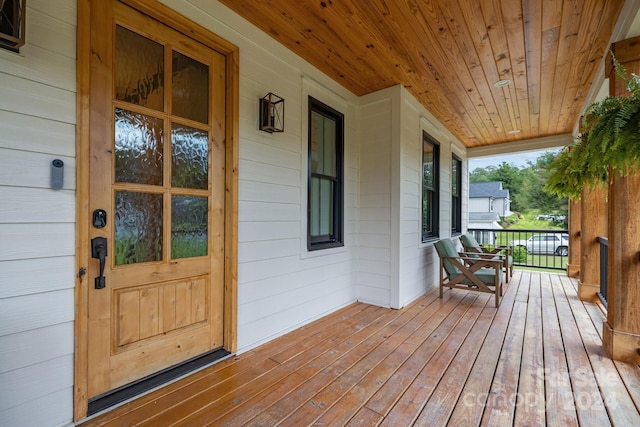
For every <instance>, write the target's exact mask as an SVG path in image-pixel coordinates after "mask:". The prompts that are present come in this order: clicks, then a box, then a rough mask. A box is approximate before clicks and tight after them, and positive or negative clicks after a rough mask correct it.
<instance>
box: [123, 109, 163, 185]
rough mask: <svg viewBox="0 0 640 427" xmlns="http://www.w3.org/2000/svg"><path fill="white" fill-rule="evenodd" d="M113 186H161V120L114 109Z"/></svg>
mask: <svg viewBox="0 0 640 427" xmlns="http://www.w3.org/2000/svg"><path fill="white" fill-rule="evenodd" d="M115 115H116V128H115V150H116V153H115V157H116V182H128V183H133V184H149V185H162V150H163V141H162V120H161V119H157V118H155V117H151V116H146V115H144V114H139V113H134V112H131V111H127V110H123V109H121V108H116V112H115Z"/></svg>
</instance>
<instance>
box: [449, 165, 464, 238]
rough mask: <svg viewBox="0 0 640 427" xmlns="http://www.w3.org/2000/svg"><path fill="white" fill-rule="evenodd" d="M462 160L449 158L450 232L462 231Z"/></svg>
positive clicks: (457, 232)
mask: <svg viewBox="0 0 640 427" xmlns="http://www.w3.org/2000/svg"><path fill="white" fill-rule="evenodd" d="M461 187H462V160H460V158H459V157H458V156H456V155H455V154H453V155H452V158H451V232H452V233H453V234H459V233H461V232H462V188H461Z"/></svg>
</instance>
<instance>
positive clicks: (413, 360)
mask: <svg viewBox="0 0 640 427" xmlns="http://www.w3.org/2000/svg"><path fill="white" fill-rule="evenodd" d="M576 286H577V284H576V282H575V281H573V280H571V279H569V278H567V277H566V276H564V275H558V274H547V273H537V272H528V271H518V272H516V274H515V276H514V277H513V278H512V280H511V282H510V284H509V286H508V288H507V290H506V292H505V296H504V299H503V301H502V303H501V305H500V308H499V309H498V310H496V309H495V308H494V307H493V300H492V299H491V297H490V296H489V295H487V294H479V293H476V292H467V291H460V290H453V291H446V292H445V297H444V298H443V299H442V300H441V299H439V298H438V297H437V292H430V293H428V294H427V295H425V296H423V297H422V298H420V299H419V300H417V301H415V302H414V303H413V304H411V305H410V306H408V307H406V308H405V309H403V310H389V309H384V308H379V307H374V306H369V305H366V304H361V303H357V304H353V305H351V306H349V307H347V308H345V309H342V310H340V311H339V312H336V313H333V314H331V315H329V316H327V317H324V318H322V319H320V320H318V321H316V322H314V323H312V324H310V325H307V326H305V327H303V328H300V329H298V330H296V331H293V332H291V333H289V334H287V335H286V336H284V337H282V338H279V339H277V340H274V341H271V342H269V343H267V344H265V345H263V346H261V347H259V348H257V349H255V350H254V351H250V352H247V353H244V354H242V355H240V356H238V357H235V358H230V359H227V360H225V361H222V362H220V363H218V364H216V365H214V366H212V367H210V368H207V369H205V370H203V371H200V372H198V373H196V374H193V375H191V376H189V377H187V378H185V379H182V380H180V381H178V382H175V383H173V384H171V385H169V386H166V387H164V388H162V389H161V390H159V391H156V392H153V393H151V394H148V395H146V396H143V397H141V398H139V399H137V400H135V401H133V402H130V403H128V404H126V405H123V406H121V407H119V408H116V409H114V410H112V411H110V412H108V413H106V414H103V415H100V416H99V417H96V418H94V419H91V420H89V421H87V422H86V423H84V424H83V425H82V426H83V427H90V426H101V425H108V426H132V425H136V426H168V425H179V426H205V425H215V426H218V425H228V426H240V425H251V426H275V425H283V426H306V425H324V426H340V425H349V426H367V427H369V426H375V425H381V426H410V425H425V426H427V425H428V426H444V425H452V426H476V425H496V426H511V425H515V426H525V425H526V426H544V425H549V426H572V425H575V426H577V425H580V426H598V427H602V426H607V425H615V426H625V427H626V426H640V414H639V408H640V369H639V368H638V366H634V365H629V364H625V363H620V362H613V361H612V360H610V359H609V358H607V357H606V356H605V355H604V353H603V350H602V346H601V331H602V320H603V318H604V316H603V314H602V312H601V310H600V308H599V307H598V306H597V305H595V304H590V303H582V302H581V301H580V300H579V299H578V298H577V295H576Z"/></svg>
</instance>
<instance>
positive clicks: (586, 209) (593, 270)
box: [569, 188, 607, 301]
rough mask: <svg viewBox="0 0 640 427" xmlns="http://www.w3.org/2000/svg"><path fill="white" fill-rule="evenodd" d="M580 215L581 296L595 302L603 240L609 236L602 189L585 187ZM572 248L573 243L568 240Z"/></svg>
mask: <svg viewBox="0 0 640 427" xmlns="http://www.w3.org/2000/svg"><path fill="white" fill-rule="evenodd" d="M580 203H581V208H582V209H581V210H582V212H581V215H580V280H579V281H578V295H579V297H580V299H581V300H582V301H595V300H596V299H597V298H598V296H597V294H598V291H600V243H598V236H606V235H607V198H606V191H605V190H604V189H602V188H594V189H590V188H586V189H584V190H582V197H581V198H580ZM569 250H571V243H569Z"/></svg>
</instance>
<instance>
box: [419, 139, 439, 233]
mask: <svg viewBox="0 0 640 427" xmlns="http://www.w3.org/2000/svg"><path fill="white" fill-rule="evenodd" d="M439 200H440V146H439V145H438V143H436V141H435V140H434V139H433V138H431V137H430V136H429V135H428V134H427V133H426V132H423V133H422V241H423V242H424V241H427V240H429V239H433V238H436V237H438V235H439V233H438V227H439V221H438V212H439V211H438V204H439Z"/></svg>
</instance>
